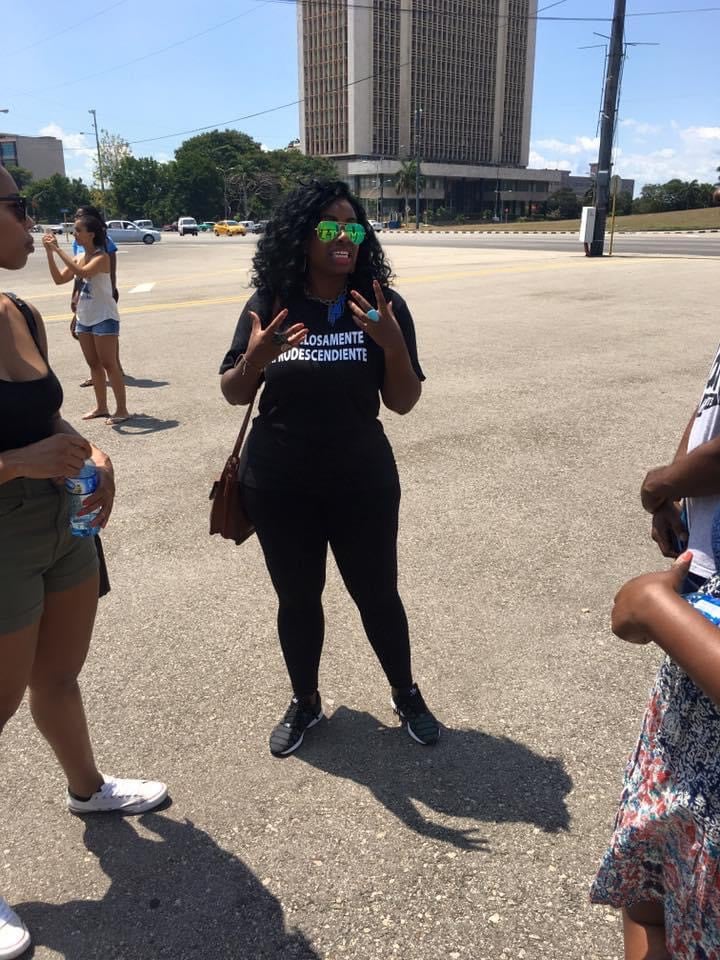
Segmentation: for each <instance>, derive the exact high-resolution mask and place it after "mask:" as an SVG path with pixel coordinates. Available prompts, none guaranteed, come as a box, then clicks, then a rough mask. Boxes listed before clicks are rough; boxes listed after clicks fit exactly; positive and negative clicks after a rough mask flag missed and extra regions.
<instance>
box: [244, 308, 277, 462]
mask: <svg viewBox="0 0 720 960" xmlns="http://www.w3.org/2000/svg"><path fill="white" fill-rule="evenodd" d="M279 312H280V297H275V299H274V300H273V305H272V310H271V312H270V319H271V320H272V319H273V317H276V316H277V315H278V313H279ZM259 390H260V384H259V383H258V385H257V387H256V388H255V393H253V395H252V397H251V398H250V403H248V408H247V413H246V414H245V417H244V419H243V422H242V426H241V427H240V433H238V436H237V440H236V441H235V446H234V447H233V452H232V456H233V457H237V456H238V454H239V453H240V450H241V448H242V445H243V441H244V440H245V434H246V433H247V428H248V427H249V425H250V417H251V416H252V412H253V407H254V406H255V398H256V397H257V395H258V391H259Z"/></svg>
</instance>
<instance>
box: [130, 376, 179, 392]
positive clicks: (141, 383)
mask: <svg viewBox="0 0 720 960" xmlns="http://www.w3.org/2000/svg"><path fill="white" fill-rule="evenodd" d="M169 384H170V381H169V380H150V379H149V378H147V377H139V378H138V377H133V376H131V375H130V374H129V373H126V374H125V386H126V387H139V388H140V389H151V388H152V387H167V386H169Z"/></svg>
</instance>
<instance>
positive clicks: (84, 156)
mask: <svg viewBox="0 0 720 960" xmlns="http://www.w3.org/2000/svg"><path fill="white" fill-rule="evenodd" d="M38 134H39V135H40V136H41V137H57V138H58V140H62V143H63V152H64V154H65V172H66V174H67V175H68V177H82V179H83V180H84V181H85V183H92V180H93V163H94V161H95V147H94V146H89V145H88V141H87V140H86V134H84V133H65V131H64V130H63V128H62V127H61V126H60V125H59V124H57V123H48V124H47V126H45V127H43V128H42V129H41V130H38Z"/></svg>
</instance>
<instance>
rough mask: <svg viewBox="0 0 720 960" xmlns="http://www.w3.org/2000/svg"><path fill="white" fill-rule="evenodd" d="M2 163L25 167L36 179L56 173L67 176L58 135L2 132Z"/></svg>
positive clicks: (0, 136) (0, 144) (0, 157)
mask: <svg viewBox="0 0 720 960" xmlns="http://www.w3.org/2000/svg"><path fill="white" fill-rule="evenodd" d="M0 163H2V165H3V166H4V167H24V168H25V169H26V170H29V171H30V173H32V175H33V178H34V179H35V180H44V179H45V178H46V177H51V176H52V175H53V174H54V173H59V174H62V176H65V155H64V154H63V145H62V140H58V138H57V137H23V136H21V135H20V134H17V133H0Z"/></svg>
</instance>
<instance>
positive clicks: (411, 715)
mask: <svg viewBox="0 0 720 960" xmlns="http://www.w3.org/2000/svg"><path fill="white" fill-rule="evenodd" d="M390 702H391V703H392V708H393V710H394V711H395V713H396V714H397V715H398V716H399V717H400V720H401V721H402V722H403V723H404V724H405V728H406V730H407V732H408V733H409V734H410V736H411V737H412V738H413V740H417V742H418V743H422V744H423V746H426V747H429V746H432V744H434V743H437V742H438V739H439V738H440V724H439V723H438V722H437V720H436V719H435V717H434V716H433V715H432V713H431V712H430V710H429V709H428V706H427V704H426V703H425V701H424V700H423V695H422V694H421V693H420V688H419V687H418V685H417V684H413V686H412V687H410V689H409V690H406V691H403V692H402V693H398V694H397V695H396V696H393V698H392V700H391V701H390Z"/></svg>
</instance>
